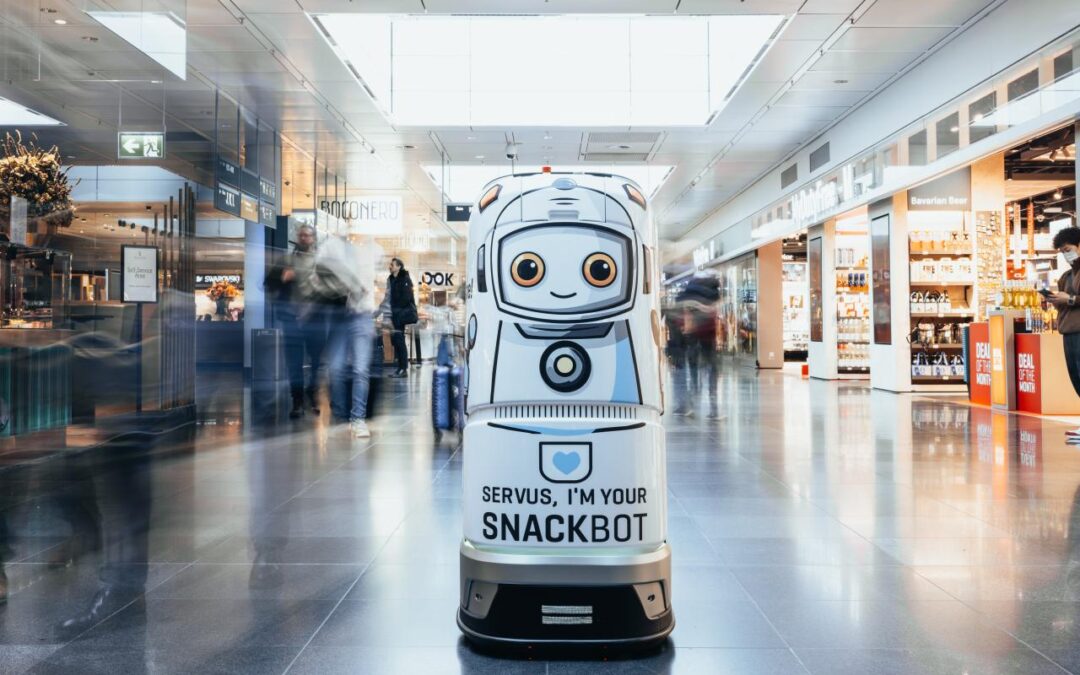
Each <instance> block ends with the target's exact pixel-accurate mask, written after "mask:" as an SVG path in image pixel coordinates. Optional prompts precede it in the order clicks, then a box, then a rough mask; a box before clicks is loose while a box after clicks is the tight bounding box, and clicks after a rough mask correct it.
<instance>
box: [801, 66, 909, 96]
mask: <svg viewBox="0 0 1080 675" xmlns="http://www.w3.org/2000/svg"><path fill="white" fill-rule="evenodd" d="M893 75H894V73H852V72H846V71H830V70H811V71H808V72H807V73H806V74H805V75H803V76H802V77H801V78H799V80H798V81H797V82H796V83H795V85H794V86H793V87H792V89H795V90H807V89H823V90H826V91H829V90H840V91H861V92H870V91H873V90H874V89H877V88H878V87H879V86H880V85H881V84H882V83H884V82H885V80H887V79H889V78H890V77H892V76H893Z"/></svg>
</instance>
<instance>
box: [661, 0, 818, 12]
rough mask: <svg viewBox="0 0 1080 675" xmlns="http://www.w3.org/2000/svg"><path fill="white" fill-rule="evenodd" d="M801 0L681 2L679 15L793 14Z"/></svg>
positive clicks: (707, 0) (684, 0) (689, 0)
mask: <svg viewBox="0 0 1080 675" xmlns="http://www.w3.org/2000/svg"><path fill="white" fill-rule="evenodd" d="M802 4H803V0H755V1H754V2H745V1H744V0H682V2H680V3H678V5H679V14H789V15H790V14H794V13H795V12H797V11H799V7H800V6H801V5H802Z"/></svg>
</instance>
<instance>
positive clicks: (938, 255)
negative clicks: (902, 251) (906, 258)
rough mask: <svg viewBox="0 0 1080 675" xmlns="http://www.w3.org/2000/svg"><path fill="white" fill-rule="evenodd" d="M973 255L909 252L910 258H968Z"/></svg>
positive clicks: (946, 252) (945, 252)
mask: <svg viewBox="0 0 1080 675" xmlns="http://www.w3.org/2000/svg"><path fill="white" fill-rule="evenodd" d="M973 255H975V254H974V253H959V252H956V251H952V252H949V251H940V252H937V253H928V252H925V251H924V252H915V251H912V252H911V257H913V258H970V257H972V256H973Z"/></svg>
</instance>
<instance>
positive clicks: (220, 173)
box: [214, 157, 240, 188]
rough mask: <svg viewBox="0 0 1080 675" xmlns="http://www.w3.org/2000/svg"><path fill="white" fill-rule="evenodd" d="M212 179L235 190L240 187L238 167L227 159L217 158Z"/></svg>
mask: <svg viewBox="0 0 1080 675" xmlns="http://www.w3.org/2000/svg"><path fill="white" fill-rule="evenodd" d="M214 177H215V178H217V181H218V182H219V183H228V184H229V185H231V186H233V187H235V188H238V187H240V167H239V166H237V165H235V164H233V163H232V162H230V161H229V160H227V159H222V158H221V157H218V158H217V170H216V171H215V173H214Z"/></svg>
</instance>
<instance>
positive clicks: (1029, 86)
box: [1008, 68, 1039, 101]
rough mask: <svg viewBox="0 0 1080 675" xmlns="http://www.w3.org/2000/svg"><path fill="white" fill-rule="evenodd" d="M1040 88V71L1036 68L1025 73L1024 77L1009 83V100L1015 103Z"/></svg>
mask: <svg viewBox="0 0 1080 675" xmlns="http://www.w3.org/2000/svg"><path fill="white" fill-rule="evenodd" d="M1038 88H1039V69H1038V68H1036V69H1034V70H1032V71H1030V72H1027V73H1024V74H1023V75H1021V76H1020V77H1018V78H1016V79H1015V80H1013V81H1012V82H1010V83H1009V86H1008V92H1009V100H1010V101H1015V100H1016V99H1018V98H1020V97H1022V96H1026V95H1028V94H1030V93H1031V92H1033V91H1035V90H1036V89H1038Z"/></svg>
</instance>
